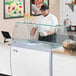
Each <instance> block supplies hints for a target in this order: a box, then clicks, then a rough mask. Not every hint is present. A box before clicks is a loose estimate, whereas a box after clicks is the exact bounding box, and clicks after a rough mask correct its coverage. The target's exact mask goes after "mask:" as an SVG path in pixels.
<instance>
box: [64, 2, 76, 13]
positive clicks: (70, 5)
mask: <svg viewBox="0 0 76 76" xmlns="http://www.w3.org/2000/svg"><path fill="white" fill-rule="evenodd" d="M65 4H66V5H68V6H69V7H70V9H71V10H72V11H73V12H74V5H76V4H72V3H65Z"/></svg>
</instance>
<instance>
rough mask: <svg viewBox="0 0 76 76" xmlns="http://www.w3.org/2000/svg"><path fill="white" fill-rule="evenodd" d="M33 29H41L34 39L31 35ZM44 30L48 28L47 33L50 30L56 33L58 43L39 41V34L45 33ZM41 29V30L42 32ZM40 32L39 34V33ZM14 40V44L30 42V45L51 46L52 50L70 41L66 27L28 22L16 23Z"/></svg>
mask: <svg viewBox="0 0 76 76" xmlns="http://www.w3.org/2000/svg"><path fill="white" fill-rule="evenodd" d="M33 27H38V28H39V29H38V30H37V31H36V33H35V35H34V37H33V39H31V37H30V33H31V30H32V28H33ZM42 28H43V29H45V28H46V30H45V31H47V30H48V29H50V31H53V30H54V31H55V33H56V41H55V42H47V41H39V40H38V37H39V33H40V32H43V30H42ZM40 29H41V30H40ZM38 32H39V33H38ZM12 38H13V40H12V43H15V42H16V43H18V44H19V43H20V44H21V43H22V44H26V42H29V44H28V45H36V44H37V45H40V46H41V45H43V44H44V45H47V44H48V45H49V46H50V49H51V48H57V47H59V46H60V45H62V43H63V41H64V40H67V39H69V37H68V32H67V29H66V27H65V26H64V25H46V24H35V23H28V22H16V25H15V28H14V32H13V37H12Z"/></svg>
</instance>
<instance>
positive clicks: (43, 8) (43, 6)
mask: <svg viewBox="0 0 76 76" xmlns="http://www.w3.org/2000/svg"><path fill="white" fill-rule="evenodd" d="M47 9H49V7H48V5H46V4H43V5H42V6H41V8H40V10H44V11H45V10H47Z"/></svg>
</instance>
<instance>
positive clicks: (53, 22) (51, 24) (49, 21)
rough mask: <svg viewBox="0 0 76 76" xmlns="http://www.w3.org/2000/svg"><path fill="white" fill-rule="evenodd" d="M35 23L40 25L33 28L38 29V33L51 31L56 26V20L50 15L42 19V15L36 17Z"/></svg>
mask: <svg viewBox="0 0 76 76" xmlns="http://www.w3.org/2000/svg"><path fill="white" fill-rule="evenodd" d="M35 23H36V24H42V25H38V26H34V27H35V28H37V29H38V31H39V32H48V31H53V30H54V29H55V27H54V26H55V25H58V21H57V18H56V17H55V16H54V15H52V14H48V15H47V16H46V17H44V16H43V15H41V16H38V17H37V18H36V21H35ZM48 25H49V26H48Z"/></svg>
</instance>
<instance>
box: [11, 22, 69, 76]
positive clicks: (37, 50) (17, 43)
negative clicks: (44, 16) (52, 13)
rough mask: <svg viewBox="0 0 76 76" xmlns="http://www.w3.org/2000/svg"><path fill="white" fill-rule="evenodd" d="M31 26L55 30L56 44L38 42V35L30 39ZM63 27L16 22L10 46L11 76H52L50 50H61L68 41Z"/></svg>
mask: <svg viewBox="0 0 76 76" xmlns="http://www.w3.org/2000/svg"><path fill="white" fill-rule="evenodd" d="M33 26H41V27H43V26H44V27H46V28H47V27H50V28H52V29H53V28H56V30H55V33H56V42H46V41H39V40H38V33H36V35H35V36H34V39H30V32H31V29H32V28H33ZM67 34H68V33H67V31H66V27H65V26H64V25H45V24H34V23H28V22H16V25H15V28H14V32H13V37H12V44H11V69H12V76H52V53H51V50H52V49H60V48H62V42H63V41H64V40H65V39H68V35H67Z"/></svg>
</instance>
